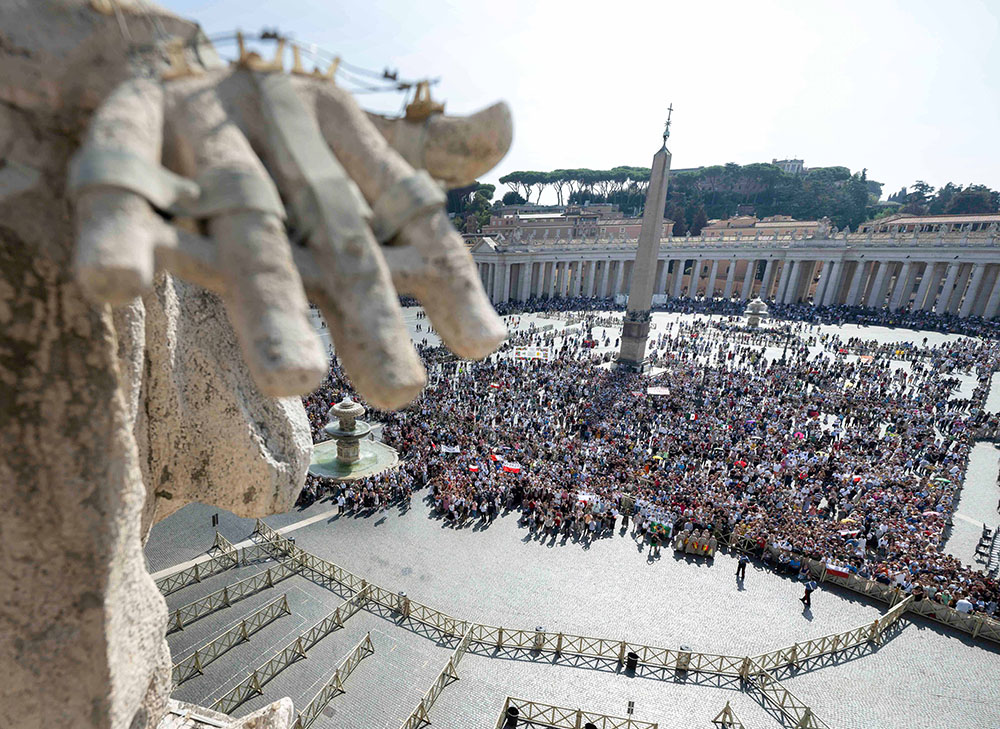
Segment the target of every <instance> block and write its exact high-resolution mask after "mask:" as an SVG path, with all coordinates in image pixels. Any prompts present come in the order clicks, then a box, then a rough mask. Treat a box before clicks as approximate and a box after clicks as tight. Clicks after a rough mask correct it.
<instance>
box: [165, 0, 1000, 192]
mask: <svg viewBox="0 0 1000 729" xmlns="http://www.w3.org/2000/svg"><path fill="white" fill-rule="evenodd" d="M161 2H162V3H163V4H164V5H166V6H167V7H169V8H171V9H172V10H174V11H175V12H178V13H180V14H182V15H185V16H188V17H190V18H192V19H195V20H198V21H199V22H200V23H201V24H202V26H203V27H204V28H205V30H206V31H207V32H208V33H209V34H211V33H214V32H219V31H227V30H234V29H236V28H237V27H239V28H242V29H244V30H248V31H249V30H252V31H256V30H259V29H260V28H262V27H264V26H268V27H277V28H278V29H280V30H281V31H282V32H283V33H286V34H289V35H291V36H292V37H294V38H296V39H298V40H300V41H304V42H312V43H316V44H317V45H319V46H322V47H323V48H326V49H329V50H331V51H333V52H336V53H338V54H340V55H341V56H342V57H343V58H344V60H345V61H348V62H350V63H353V64H355V65H358V66H364V67H367V68H373V69H377V70H381V69H382V68H384V67H385V66H390V67H392V68H398V69H399V72H400V77H406V78H423V77H431V78H436V77H440V79H441V81H440V83H439V84H438V85H437V86H436V87H435V89H434V95H435V97H437V98H438V99H441V100H444V101H445V102H446V111H448V112H450V113H458V114H461V113H467V112H470V111H473V110H475V109H478V108H480V107H482V106H486V105H488V104H490V103H492V102H493V101H494V100H497V99H505V100H506V101H507V102H508V103H509V104H510V105H511V108H512V109H513V114H514V143H513V145H512V147H511V150H510V152H509V153H508V155H507V157H506V158H505V159H504V160H503V161H502V162H501V163H500V165H499V166H498V167H497V168H496V169H495V170H493V171H492V172H490V173H489V174H488V175H486V176H485V178H484V181H489V182H496V180H497V178H498V177H500V176H502V175H503V174H505V173H506V172H509V171H511V170H515V169H535V170H550V169H555V168H559V167H591V168H607V167H613V166H615V165H622V164H623V165H637V166H638V165H642V166H648V165H649V162H650V158H651V157H652V154H653V153H654V152H655V151H656V149H657V148H658V144H659V139H660V134H661V133H662V129H663V121H664V119H665V116H666V108H667V105H668V104H669V103H671V102H672V103H673V105H674V121H673V126H672V133H671V138H670V148H671V151H672V152H673V166H674V167H691V166H697V165H710V164H723V163H725V162H739V163H743V164H745V163H749V162H760V161H765V162H769V161H771V159H772V158H775V157H777V158H779V159H780V158H784V157H800V158H802V159H804V160H805V163H806V165H807V166H810V167H814V166H824V165H844V166H847V167H850V168H851V169H852V170H855V171H856V170H860V169H861V168H862V167H867V168H868V175H869V177H870V178H872V179H876V180H879V181H881V182H884V183H885V188H884V191H885V193H884V194H887V193H889V192H893V191H894V190H896V189H898V188H899V187H901V186H903V185H908V184H911V183H912V182H913V181H914V180H916V179H923V180H926V181H927V182H929V183H930V184H932V185H934V186H935V187H937V186H940V185H942V184H944V183H945V182H947V181H949V180H951V181H953V182H956V183H961V184H968V183H971V182H979V183H983V184H987V185H990V186H991V187H994V188H997V187H1000V143H998V141H997V138H998V134H1000V43H998V40H1000V39H998V20H1000V0H994V2H977V1H976V0H948V1H947V2H945V1H943V0H936V1H932V2H924V1H922V0H907V2H882V1H880V0H879V1H872V0H865V1H864V2H854V1H851V0H848V1H846V2H845V1H841V2H825V3H820V2H815V1H812V2H802V1H801V0H797V1H794V2H792V1H789V2H766V1H764V0H754V1H753V2H745V1H743V2H721V1H719V0H714V1H712V2H708V1H705V0H701V1H699V2H677V1H671V0H658V1H656V2H647V3H640V2H626V1H624V0H619V1H617V2H602V3H589V2H548V1H546V0H535V1H531V0H527V1H522V0H502V1H499V0H493V1H492V2H480V1H477V0H466V1H465V2H452V3H447V2H436V1H434V2H432V1H429V0H423V1H421V2H413V1H412V0H410V1H403V0H356V1H355V2H349V3H337V2H330V1H329V0H282V1H281V2H275V1H274V0H266V1H265V0H215V1H214V2H197V1H196V0H161ZM344 85H345V86H346V85H347V84H344ZM359 99H360V100H361V102H362V104H363V105H364V106H366V107H367V108H371V109H375V110H379V111H389V112H398V111H399V110H400V108H401V106H402V98H401V97H399V96H398V95H392V96H384V95H365V96H359ZM498 188H500V190H501V191H502V190H505V189H506V188H503V187H502V186H499V185H498Z"/></svg>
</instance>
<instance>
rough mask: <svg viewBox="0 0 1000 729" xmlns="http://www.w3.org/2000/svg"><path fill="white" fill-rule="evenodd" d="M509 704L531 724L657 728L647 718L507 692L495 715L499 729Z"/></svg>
mask: <svg viewBox="0 0 1000 729" xmlns="http://www.w3.org/2000/svg"><path fill="white" fill-rule="evenodd" d="M512 706H513V707H514V708H516V709H517V711H518V716H517V718H518V721H522V722H525V723H526V724H531V725H532V726H546V727H553V729H583V727H584V726H585V725H587V724H593V725H594V726H596V727H597V729H657V728H658V726H659V725H658V724H654V723H650V722H648V721H637V720H636V719H628V718H624V717H620V716H608V715H607V714H597V713H594V712H592V711H583V710H582V709H566V708H563V707H562V706H552V705H551V704H542V703H539V702H537V701H528V700H527V699H516V698H514V697H513V696H508V697H507V700H506V701H504V703H503V710H502V711H501V712H500V718H499V719H497V724H496V729H502V727H503V725H504V721H505V720H506V718H507V710H508V709H509V708H510V707H512Z"/></svg>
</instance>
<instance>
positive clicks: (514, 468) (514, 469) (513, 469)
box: [503, 461, 521, 473]
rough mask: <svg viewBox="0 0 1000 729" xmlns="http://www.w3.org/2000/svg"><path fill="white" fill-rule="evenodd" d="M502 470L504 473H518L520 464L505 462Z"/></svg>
mask: <svg viewBox="0 0 1000 729" xmlns="http://www.w3.org/2000/svg"><path fill="white" fill-rule="evenodd" d="M503 470H504V471H506V472H507V473H520V472H521V464H520V463H515V462H514V461H507V462H506V463H504V464H503Z"/></svg>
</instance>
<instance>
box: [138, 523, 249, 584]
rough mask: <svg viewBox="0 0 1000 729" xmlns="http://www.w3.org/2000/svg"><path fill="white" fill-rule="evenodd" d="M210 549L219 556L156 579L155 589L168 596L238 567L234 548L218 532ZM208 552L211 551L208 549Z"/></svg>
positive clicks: (238, 561) (237, 557)
mask: <svg viewBox="0 0 1000 729" xmlns="http://www.w3.org/2000/svg"><path fill="white" fill-rule="evenodd" d="M212 549H218V550H219V554H217V555H215V556H214V557H212V558H211V559H209V560H207V561H205V562H202V563H201V564H198V563H197V562H196V563H195V564H193V565H191V566H190V567H188V568H187V569H183V570H181V571H180V572H175V573H174V574H172V575H167V576H166V577H161V578H160V579H158V580H157V581H156V587H157V589H158V590H159V591H160V593H162V594H163V595H169V594H170V593H172V592H177V590H180V589H181V588H182V587H187V586H188V585H193V584H194V583H196V582H201V581H202V579H204V578H205V577H208V576H210V575H215V574H218V573H219V572H223V571H225V570H228V569H230V568H232V567H236V566H237V565H239V563H240V560H239V555H238V554H237V551H236V547H234V546H233V545H232V544H231V543H230V542H229V540H228V539H226V538H225V537H224V536H222V535H221V534H219V533H218V532H216V533H215V542H214V543H213V544H212ZM209 551H212V550H211V549H210V550H209Z"/></svg>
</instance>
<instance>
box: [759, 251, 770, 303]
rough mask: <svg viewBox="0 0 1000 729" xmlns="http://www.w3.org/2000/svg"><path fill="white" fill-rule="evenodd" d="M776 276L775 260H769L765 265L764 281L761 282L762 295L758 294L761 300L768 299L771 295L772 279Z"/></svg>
mask: <svg viewBox="0 0 1000 729" xmlns="http://www.w3.org/2000/svg"><path fill="white" fill-rule="evenodd" d="M773 276H774V259H773V258H768V259H767V263H765V264H764V280H763V281H761V282H760V293H759V294H757V295H758V296H759V297H760V298H761V299H766V298H767V297H768V295H769V294H770V293H771V278H772V277H773Z"/></svg>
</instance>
